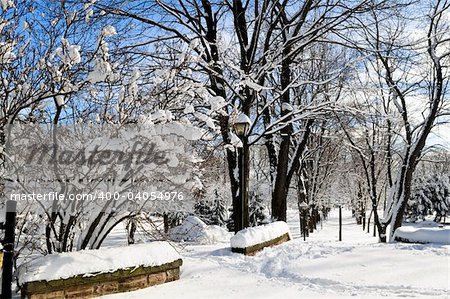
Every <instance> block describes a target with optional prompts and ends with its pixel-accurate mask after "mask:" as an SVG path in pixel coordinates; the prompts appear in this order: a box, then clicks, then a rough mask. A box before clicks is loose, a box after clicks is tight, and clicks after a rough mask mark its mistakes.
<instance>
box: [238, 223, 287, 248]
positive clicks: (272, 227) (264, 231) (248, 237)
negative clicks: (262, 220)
mask: <svg viewBox="0 0 450 299" xmlns="http://www.w3.org/2000/svg"><path fill="white" fill-rule="evenodd" d="M286 233H287V234H289V235H290V232H289V227H288V225H287V224H286V222H284V221H276V222H272V223H269V224H266V225H261V226H256V227H249V228H246V229H243V230H241V231H239V232H238V233H236V234H235V235H234V236H233V237H231V247H232V248H246V247H249V246H253V245H256V244H260V243H263V242H266V241H269V240H272V239H275V238H277V237H279V236H282V235H284V234H286Z"/></svg>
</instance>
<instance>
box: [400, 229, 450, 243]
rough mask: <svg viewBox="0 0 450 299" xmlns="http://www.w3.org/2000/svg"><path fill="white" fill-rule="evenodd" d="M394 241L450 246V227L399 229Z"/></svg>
mask: <svg viewBox="0 0 450 299" xmlns="http://www.w3.org/2000/svg"><path fill="white" fill-rule="evenodd" d="M394 239H395V240H396V241H400V242H408V243H441V244H450V227H413V226H402V227H399V228H397V230H396V231H395V234H394Z"/></svg>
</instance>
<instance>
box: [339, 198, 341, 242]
mask: <svg viewBox="0 0 450 299" xmlns="http://www.w3.org/2000/svg"><path fill="white" fill-rule="evenodd" d="M339 241H342V206H341V205H339Z"/></svg>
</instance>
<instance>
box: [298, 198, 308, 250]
mask: <svg viewBox="0 0 450 299" xmlns="http://www.w3.org/2000/svg"><path fill="white" fill-rule="evenodd" d="M299 207H300V210H301V211H302V219H301V220H300V221H301V223H302V234H303V241H306V211H308V204H307V203H306V202H304V201H302V202H301V203H300V205H299Z"/></svg>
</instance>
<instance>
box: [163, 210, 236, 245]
mask: <svg viewBox="0 0 450 299" xmlns="http://www.w3.org/2000/svg"><path fill="white" fill-rule="evenodd" d="M230 236H231V235H230V233H229V232H228V231H227V230H226V229H224V228H222V227H220V226H217V225H207V224H206V223H205V222H203V221H202V220H200V219H199V218H198V217H195V216H189V217H187V218H186V219H185V220H184V221H183V223H182V224H181V225H180V226H177V227H174V228H172V229H170V230H169V239H170V240H173V241H177V242H193V243H198V244H214V243H217V242H226V241H228V240H229V238H230Z"/></svg>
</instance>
